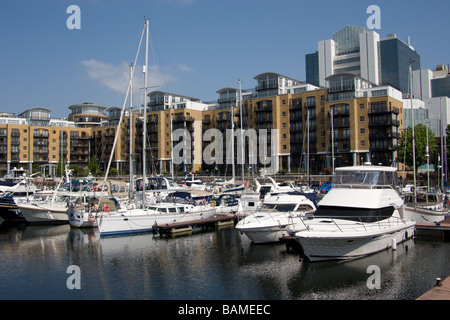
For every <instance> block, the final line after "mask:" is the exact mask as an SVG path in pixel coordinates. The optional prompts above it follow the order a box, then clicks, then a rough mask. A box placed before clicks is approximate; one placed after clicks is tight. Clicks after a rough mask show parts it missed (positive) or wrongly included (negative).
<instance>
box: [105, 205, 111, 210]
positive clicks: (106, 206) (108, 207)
mask: <svg viewBox="0 0 450 320" xmlns="http://www.w3.org/2000/svg"><path fill="white" fill-rule="evenodd" d="M109 209H111V207H110V206H108V205H107V204H105V205H104V206H103V211H109Z"/></svg>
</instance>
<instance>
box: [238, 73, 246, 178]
mask: <svg viewBox="0 0 450 320" xmlns="http://www.w3.org/2000/svg"><path fill="white" fill-rule="evenodd" d="M242 108H243V105H242V88H241V80H239V113H240V119H241V155H242V159H241V175H242V184H244V179H245V177H244V174H245V173H244V166H245V154H244V128H243V125H242V123H243V120H244V119H243V118H242Z"/></svg>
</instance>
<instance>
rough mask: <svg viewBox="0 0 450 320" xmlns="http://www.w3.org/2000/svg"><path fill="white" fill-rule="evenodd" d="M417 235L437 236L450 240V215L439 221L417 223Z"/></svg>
mask: <svg viewBox="0 0 450 320" xmlns="http://www.w3.org/2000/svg"><path fill="white" fill-rule="evenodd" d="M416 236H417V237H434V238H436V237H437V238H441V239H442V240H444V241H450V217H449V218H447V219H445V220H442V221H441V222H439V223H417V224H416Z"/></svg>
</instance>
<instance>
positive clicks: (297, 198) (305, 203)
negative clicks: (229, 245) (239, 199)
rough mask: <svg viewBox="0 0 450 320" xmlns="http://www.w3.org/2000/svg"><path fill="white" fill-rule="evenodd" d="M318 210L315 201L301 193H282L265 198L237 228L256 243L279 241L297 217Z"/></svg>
mask: <svg viewBox="0 0 450 320" xmlns="http://www.w3.org/2000/svg"><path fill="white" fill-rule="evenodd" d="M315 210H316V206H315V205H314V202H313V201H311V200H310V199H308V198H307V197H305V196H304V195H301V194H299V193H296V192H293V193H280V194H276V195H271V196H269V197H268V198H266V199H265V200H264V203H263V204H262V207H261V208H260V209H259V210H258V211H256V212H255V213H252V214H250V215H248V216H247V217H245V218H244V219H242V220H241V221H239V222H238V223H237V224H236V229H238V230H239V231H240V232H242V233H244V234H245V235H246V236H247V237H249V238H250V240H252V241H253V242H254V243H270V242H277V241H279V240H280V238H281V237H283V236H285V235H287V232H286V227H287V226H288V225H290V224H292V223H293V222H294V220H295V219H297V218H299V217H303V216H305V215H306V214H310V213H313V212H314V211H315Z"/></svg>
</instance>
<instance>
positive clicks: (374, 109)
mask: <svg viewBox="0 0 450 320" xmlns="http://www.w3.org/2000/svg"><path fill="white" fill-rule="evenodd" d="M399 112H400V109H399V108H396V107H392V106H391V107H389V106H386V105H375V106H370V108H369V114H383V113H393V114H399Z"/></svg>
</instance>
